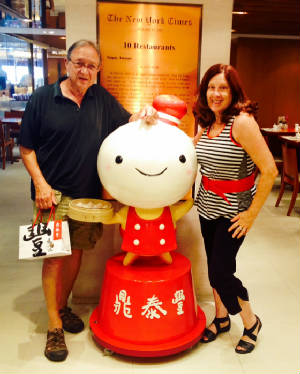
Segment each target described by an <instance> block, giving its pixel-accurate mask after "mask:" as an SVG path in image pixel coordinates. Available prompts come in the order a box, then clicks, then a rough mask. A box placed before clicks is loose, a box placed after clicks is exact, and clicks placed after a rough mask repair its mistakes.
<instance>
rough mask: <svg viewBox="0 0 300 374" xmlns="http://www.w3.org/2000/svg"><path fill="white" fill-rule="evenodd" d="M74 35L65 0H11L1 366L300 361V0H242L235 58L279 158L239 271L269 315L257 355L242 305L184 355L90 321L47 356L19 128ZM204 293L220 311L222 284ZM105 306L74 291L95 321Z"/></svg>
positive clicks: (253, 368)
mask: <svg viewBox="0 0 300 374" xmlns="http://www.w3.org/2000/svg"><path fill="white" fill-rule="evenodd" d="M83 1H84V0H83ZM215 2H217V1H216V0H215ZM180 3H181V4H185V3H188V1H181V2H180ZM192 3H201V1H198V2H197V0H195V1H194V2H192ZM217 11H218V10H217V9H216V12H217ZM73 12H76V8H74V10H73ZM95 17H96V14H95ZM67 45H68V43H67V40H66V17H65V0H0V142H1V143H0V148H1V149H0V157H1V158H0V192H1V193H0V223H1V227H2V228H3V238H2V240H1V243H0V253H1V254H2V261H1V265H0V274H1V278H0V279H1V282H0V288H1V295H2V305H3V308H1V310H0V321H1V322H2V323H1V325H2V328H1V333H0V337H1V340H2V348H1V352H0V374H2V373H3V374H4V373H5V374H6V373H14V374H19V373H20V374H21V373H29V372H30V373H40V372H43V373H52V372H54V371H56V372H58V373H70V372H72V373H85V374H86V373H99V372H101V373H105V374H108V373H131V374H132V373H134V374H135V373H138V374H144V373H145V374H146V373H151V374H154V373H161V371H162V370H164V371H166V372H169V371H171V370H172V371H174V372H176V373H177V372H178V373H179V372H180V373H181V372H186V373H196V372H197V373H203V374H204V373H205V374H206V373H224V374H225V373H229V372H230V373H239V374H242V373H243V374H244V373H247V374H248V373H249V374H253V373H257V374H258V373H264V374H266V373H270V374H271V373H272V374H273V373H278V374H279V373H291V374H292V373H297V372H299V369H300V354H299V352H300V344H299V336H300V334H299V327H300V318H299V316H300V310H299V309H300V308H299V305H300V303H299V290H300V287H299V285H300V282H299V231H300V226H299V217H300V198H299V170H300V105H299V102H300V63H299V62H300V2H299V0H284V1H282V0H264V1H259V0H234V1H233V10H232V32H231V48H230V64H231V65H233V66H234V67H235V68H236V69H237V70H238V72H239V74H240V77H241V80H242V82H243V84H244V87H245V90H246V92H247V94H248V96H249V97H250V98H251V99H252V100H254V101H256V102H257V103H258V107H259V111H258V119H257V120H258V123H259V126H260V128H261V132H262V135H263V136H264V138H265V140H266V142H267V144H268V146H269V147H270V150H271V152H272V154H273V156H274V159H275V161H276V165H277V167H278V170H279V175H278V177H277V179H276V181H275V184H274V186H273V189H272V192H271V194H270V196H269V197H268V199H267V201H266V203H265V206H264V208H263V209H262V212H261V214H260V216H259V217H258V219H257V221H256V223H255V225H254V227H253V229H252V230H251V231H250V233H249V234H248V236H247V239H246V240H245V245H244V247H243V251H242V252H241V253H240V255H239V256H240V257H239V262H240V268H239V269H238V271H239V273H241V274H243V277H244V278H245V279H247V281H248V284H249V289H250V297H251V296H252V295H253V296H254V305H255V308H256V309H257V313H258V314H260V315H261V316H262V318H263V329H262V334H261V336H260V339H259V342H258V347H257V349H256V350H255V351H254V353H253V354H252V355H247V356H249V357H236V356H237V355H236V354H235V353H234V349H233V347H234V346H235V344H236V341H237V340H238V338H239V336H240V332H241V331H240V330H241V326H240V321H239V320H238V317H236V316H234V317H233V319H232V321H233V328H232V329H231V331H230V334H222V337H220V338H218V340H217V341H216V342H214V343H212V344H209V345H205V346H204V345H201V344H197V345H196V346H195V347H193V348H192V349H190V350H188V351H185V352H182V353H180V354H177V355H175V356H172V357H165V358H152V359H150V358H132V357H126V356H122V355H118V354H112V352H110V353H109V354H108V353H107V352H106V351H101V349H99V347H98V346H97V345H96V344H95V342H94V341H93V339H92V336H91V334H90V332H89V329H88V328H87V327H86V329H85V330H84V332H82V333H81V334H78V335H77V336H75V335H72V334H68V336H67V338H68V346H70V351H71V352H72V353H71V354H70V357H69V358H68V360H67V361H65V362H63V363H52V362H48V361H47V360H46V359H45V357H44V356H43V349H44V340H45V331H46V326H47V316H46V310H45V307H44V299H43V294H42V289H41V281H40V277H41V275H40V268H41V263H38V262H34V263H30V264H28V263H26V264H25V263H24V262H23V263H22V262H20V261H18V259H17V256H18V255H17V251H18V226H19V225H20V224H21V223H22V222H23V223H25V222H26V220H28V219H29V217H31V214H32V213H31V210H32V205H31V201H30V200H29V188H28V186H29V182H30V179H29V177H28V174H27V172H26V170H25V168H24V166H23V164H22V161H21V159H20V153H19V148H18V147H19V144H18V136H19V132H20V126H21V121H22V115H23V113H24V110H25V107H26V104H27V102H28V100H29V98H30V96H31V94H32V93H33V92H34V90H36V89H37V88H38V87H40V86H43V85H45V84H51V83H54V82H55V81H56V80H57V79H58V78H59V77H62V76H64V75H65V73H66V71H65V66H64V59H65V57H66V46H67ZM202 53H204V52H202ZM216 62H218V61H216ZM201 74H202V72H200V75H201ZM257 178H259V173H257ZM24 191H25V192H24ZM17 216H18V217H17ZM197 299H198V303H199V304H200V305H201V308H202V309H203V310H204V311H205V313H206V315H207V319H210V318H213V316H214V310H213V304H212V297H211V294H209V293H208V294H206V295H200V300H199V298H197ZM93 307H94V305H90V304H76V303H74V309H75V310H76V311H78V312H79V313H80V314H81V315H82V316H83V318H84V321H85V324H86V326H88V320H89V315H90V313H91V311H92V310H93ZM71 335H72V336H71ZM239 356H240V355H239ZM250 356H251V357H250Z"/></svg>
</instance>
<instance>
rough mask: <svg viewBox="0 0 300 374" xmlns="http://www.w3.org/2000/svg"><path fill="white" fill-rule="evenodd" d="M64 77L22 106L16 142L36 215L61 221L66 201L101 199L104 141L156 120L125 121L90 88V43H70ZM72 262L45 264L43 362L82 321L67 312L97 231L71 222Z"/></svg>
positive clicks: (93, 57) (60, 356)
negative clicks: (99, 162) (127, 126)
mask: <svg viewBox="0 0 300 374" xmlns="http://www.w3.org/2000/svg"><path fill="white" fill-rule="evenodd" d="M65 64H66V70H67V77H64V78H62V79H59V80H58V81H57V82H56V83H55V84H53V85H50V86H44V87H41V88H39V89H37V90H36V91H35V92H34V94H33V95H32V97H31V99H30V101H29V102H28V105H27V107H26V110H25V113H24V116H23V120H22V126H21V135H20V145H21V147H20V150H21V155H22V159H23V162H24V164H25V167H26V169H27V170H28V173H29V174H30V176H31V198H32V200H33V201H34V215H35V216H36V214H37V212H38V210H39V209H43V220H47V218H48V215H49V210H50V208H51V207H52V205H53V204H54V205H55V206H56V209H55V217H56V218H57V219H67V209H68V205H69V202H70V200H72V199H74V198H83V197H86V198H88V197H90V198H99V197H100V194H101V185H100V181H99V177H98V175H97V169H96V159H97V154H98V151H99V148H100V145H101V143H102V141H103V140H104V138H105V137H106V136H107V135H109V134H110V133H111V132H112V131H113V130H115V129H116V128H117V127H118V126H120V125H121V124H124V123H127V122H128V121H129V120H133V119H137V118H142V117H146V118H147V119H149V120H150V122H151V118H153V116H155V113H154V112H153V109H152V108H151V107H150V108H145V109H144V110H142V111H141V112H140V113H137V114H135V115H133V116H130V113H128V112H127V111H126V110H125V109H124V108H123V107H122V106H121V105H120V103H118V101H117V100H116V99H115V98H114V97H113V96H112V95H110V94H109V93H108V92H107V91H106V90H105V89H104V88H103V87H101V86H100V85H97V84H95V82H96V78H97V73H98V71H99V68H100V53H99V50H98V49H97V47H96V46H95V44H94V43H92V42H90V41H88V40H80V41H78V42H75V43H74V44H73V45H72V46H71V47H70V48H69V50H68V54H67V59H66V61H65ZM69 227H70V237H71V247H72V255H71V256H66V257H58V258H49V259H45V260H44V263H43V271H42V282H43V289H44V294H45V299H46V305H47V311H48V316H49V323H48V333H47V343H46V348H45V356H46V357H47V358H48V359H49V360H51V361H62V360H64V359H65V358H66V357H67V354H68V350H67V347H66V344H65V339H64V330H65V331H69V332H72V333H77V332H80V331H82V330H83V328H84V324H83V321H82V320H81V319H80V318H79V317H78V316H77V315H75V314H74V313H72V311H71V308H69V307H68V306H67V301H68V297H69V295H70V293H71V290H72V287H73V284H74V282H75V279H76V277H77V274H78V271H79V268H80V263H81V256H82V250H83V249H90V248H93V247H94V245H95V242H96V241H97V239H98V238H99V237H100V235H101V229H102V227H101V225H100V224H97V223H78V222H76V221H69Z"/></svg>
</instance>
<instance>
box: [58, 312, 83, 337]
mask: <svg viewBox="0 0 300 374" xmlns="http://www.w3.org/2000/svg"><path fill="white" fill-rule="evenodd" d="M59 316H60V318H61V320H62V324H63V329H64V330H65V331H68V332H72V333H77V332H81V331H82V330H83V329H84V323H83V321H82V319H81V318H79V317H78V316H77V315H76V314H75V313H73V312H72V309H71V308H69V307H67V306H65V307H64V308H62V309H60V310H59Z"/></svg>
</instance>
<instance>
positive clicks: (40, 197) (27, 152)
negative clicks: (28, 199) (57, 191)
mask: <svg viewBox="0 0 300 374" xmlns="http://www.w3.org/2000/svg"><path fill="white" fill-rule="evenodd" d="M20 153H21V157H22V160H23V163H24V165H25V167H26V169H27V171H28V173H29V175H30V176H31V179H32V181H33V184H34V188H35V203H36V206H37V208H39V209H50V208H51V206H52V205H53V204H56V201H55V197H54V191H53V190H52V188H51V186H49V184H48V183H47V182H46V180H45V178H44V176H43V174H42V172H41V169H40V167H39V164H38V162H37V158H36V153H35V151H34V150H33V149H30V148H26V147H23V146H20Z"/></svg>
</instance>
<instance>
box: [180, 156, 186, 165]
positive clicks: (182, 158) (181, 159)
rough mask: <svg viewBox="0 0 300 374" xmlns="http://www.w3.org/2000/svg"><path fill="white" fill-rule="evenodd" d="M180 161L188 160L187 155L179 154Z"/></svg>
mask: <svg viewBox="0 0 300 374" xmlns="http://www.w3.org/2000/svg"><path fill="white" fill-rule="evenodd" d="M179 161H180V162H182V163H183V164H184V163H185V162H186V158H185V155H180V156H179Z"/></svg>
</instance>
